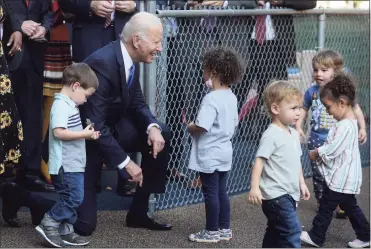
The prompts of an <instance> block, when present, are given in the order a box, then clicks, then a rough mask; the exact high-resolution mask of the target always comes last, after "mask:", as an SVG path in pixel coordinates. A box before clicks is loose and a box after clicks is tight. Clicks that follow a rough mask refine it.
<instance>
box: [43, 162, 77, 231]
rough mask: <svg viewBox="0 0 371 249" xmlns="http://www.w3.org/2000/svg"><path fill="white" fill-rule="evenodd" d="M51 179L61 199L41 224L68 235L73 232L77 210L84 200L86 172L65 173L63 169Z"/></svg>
mask: <svg viewBox="0 0 371 249" xmlns="http://www.w3.org/2000/svg"><path fill="white" fill-rule="evenodd" d="M51 178H52V182H53V186H54V188H55V191H56V192H57V193H58V195H59V199H58V200H57V202H56V203H55V205H54V206H53V207H52V208H51V209H50V210H49V211H48V212H47V215H45V217H44V219H43V221H42V222H41V224H42V225H44V226H51V227H55V228H57V229H60V235H66V234H69V233H71V232H73V226H72V225H73V224H74V223H75V222H76V220H77V212H76V210H77V208H78V207H79V206H80V204H81V203H82V201H83V199H84V172H64V170H63V167H61V168H60V169H59V172H58V175H51ZM59 226H61V227H60V228H59Z"/></svg>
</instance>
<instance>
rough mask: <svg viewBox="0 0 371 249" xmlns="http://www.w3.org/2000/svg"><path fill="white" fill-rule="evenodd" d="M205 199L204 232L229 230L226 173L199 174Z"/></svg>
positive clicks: (229, 211)
mask: <svg viewBox="0 0 371 249" xmlns="http://www.w3.org/2000/svg"><path fill="white" fill-rule="evenodd" d="M200 179H201V183H202V191H203V193H204V198H205V209H206V230H209V231H218V229H229V228H230V213H231V210H230V203H229V197H228V194H227V179H228V172H222V171H215V172H214V173H211V174H207V173H200Z"/></svg>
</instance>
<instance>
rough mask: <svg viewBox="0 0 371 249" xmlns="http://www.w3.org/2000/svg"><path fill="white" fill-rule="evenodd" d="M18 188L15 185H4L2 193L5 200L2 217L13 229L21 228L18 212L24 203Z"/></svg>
mask: <svg viewBox="0 0 371 249" xmlns="http://www.w3.org/2000/svg"><path fill="white" fill-rule="evenodd" d="M17 192H19V190H18V187H17V185H16V184H15V183H11V182H10V183H4V185H3V187H2V191H1V197H2V199H3V205H2V216H3V219H4V221H5V222H6V223H8V224H9V226H11V227H20V226H21V225H20V223H19V220H18V217H17V212H18V210H19V209H20V207H21V205H22V203H21V199H22V196H20V195H19V193H17Z"/></svg>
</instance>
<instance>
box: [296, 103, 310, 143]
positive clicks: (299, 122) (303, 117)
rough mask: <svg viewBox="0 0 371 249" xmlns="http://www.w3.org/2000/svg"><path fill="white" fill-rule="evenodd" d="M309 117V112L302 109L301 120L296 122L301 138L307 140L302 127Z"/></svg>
mask: <svg viewBox="0 0 371 249" xmlns="http://www.w3.org/2000/svg"><path fill="white" fill-rule="evenodd" d="M307 116H308V111H307V110H305V109H304V108H301V109H300V117H299V120H298V122H296V125H295V128H296V131H297V132H298V133H299V136H300V137H301V138H305V134H304V131H303V129H302V128H301V127H302V124H303V122H304V120H305V119H306V118H307Z"/></svg>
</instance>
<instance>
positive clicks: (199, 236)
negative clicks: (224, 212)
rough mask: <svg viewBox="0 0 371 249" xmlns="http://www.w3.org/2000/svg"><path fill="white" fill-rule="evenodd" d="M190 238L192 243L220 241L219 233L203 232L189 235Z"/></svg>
mask: <svg viewBox="0 0 371 249" xmlns="http://www.w3.org/2000/svg"><path fill="white" fill-rule="evenodd" d="M188 238H189V240H190V241H194V242H203V243H217V242H219V241H220V235H219V231H215V232H214V231H208V230H201V231H200V232H198V233H193V234H191V235H189V237H188Z"/></svg>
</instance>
